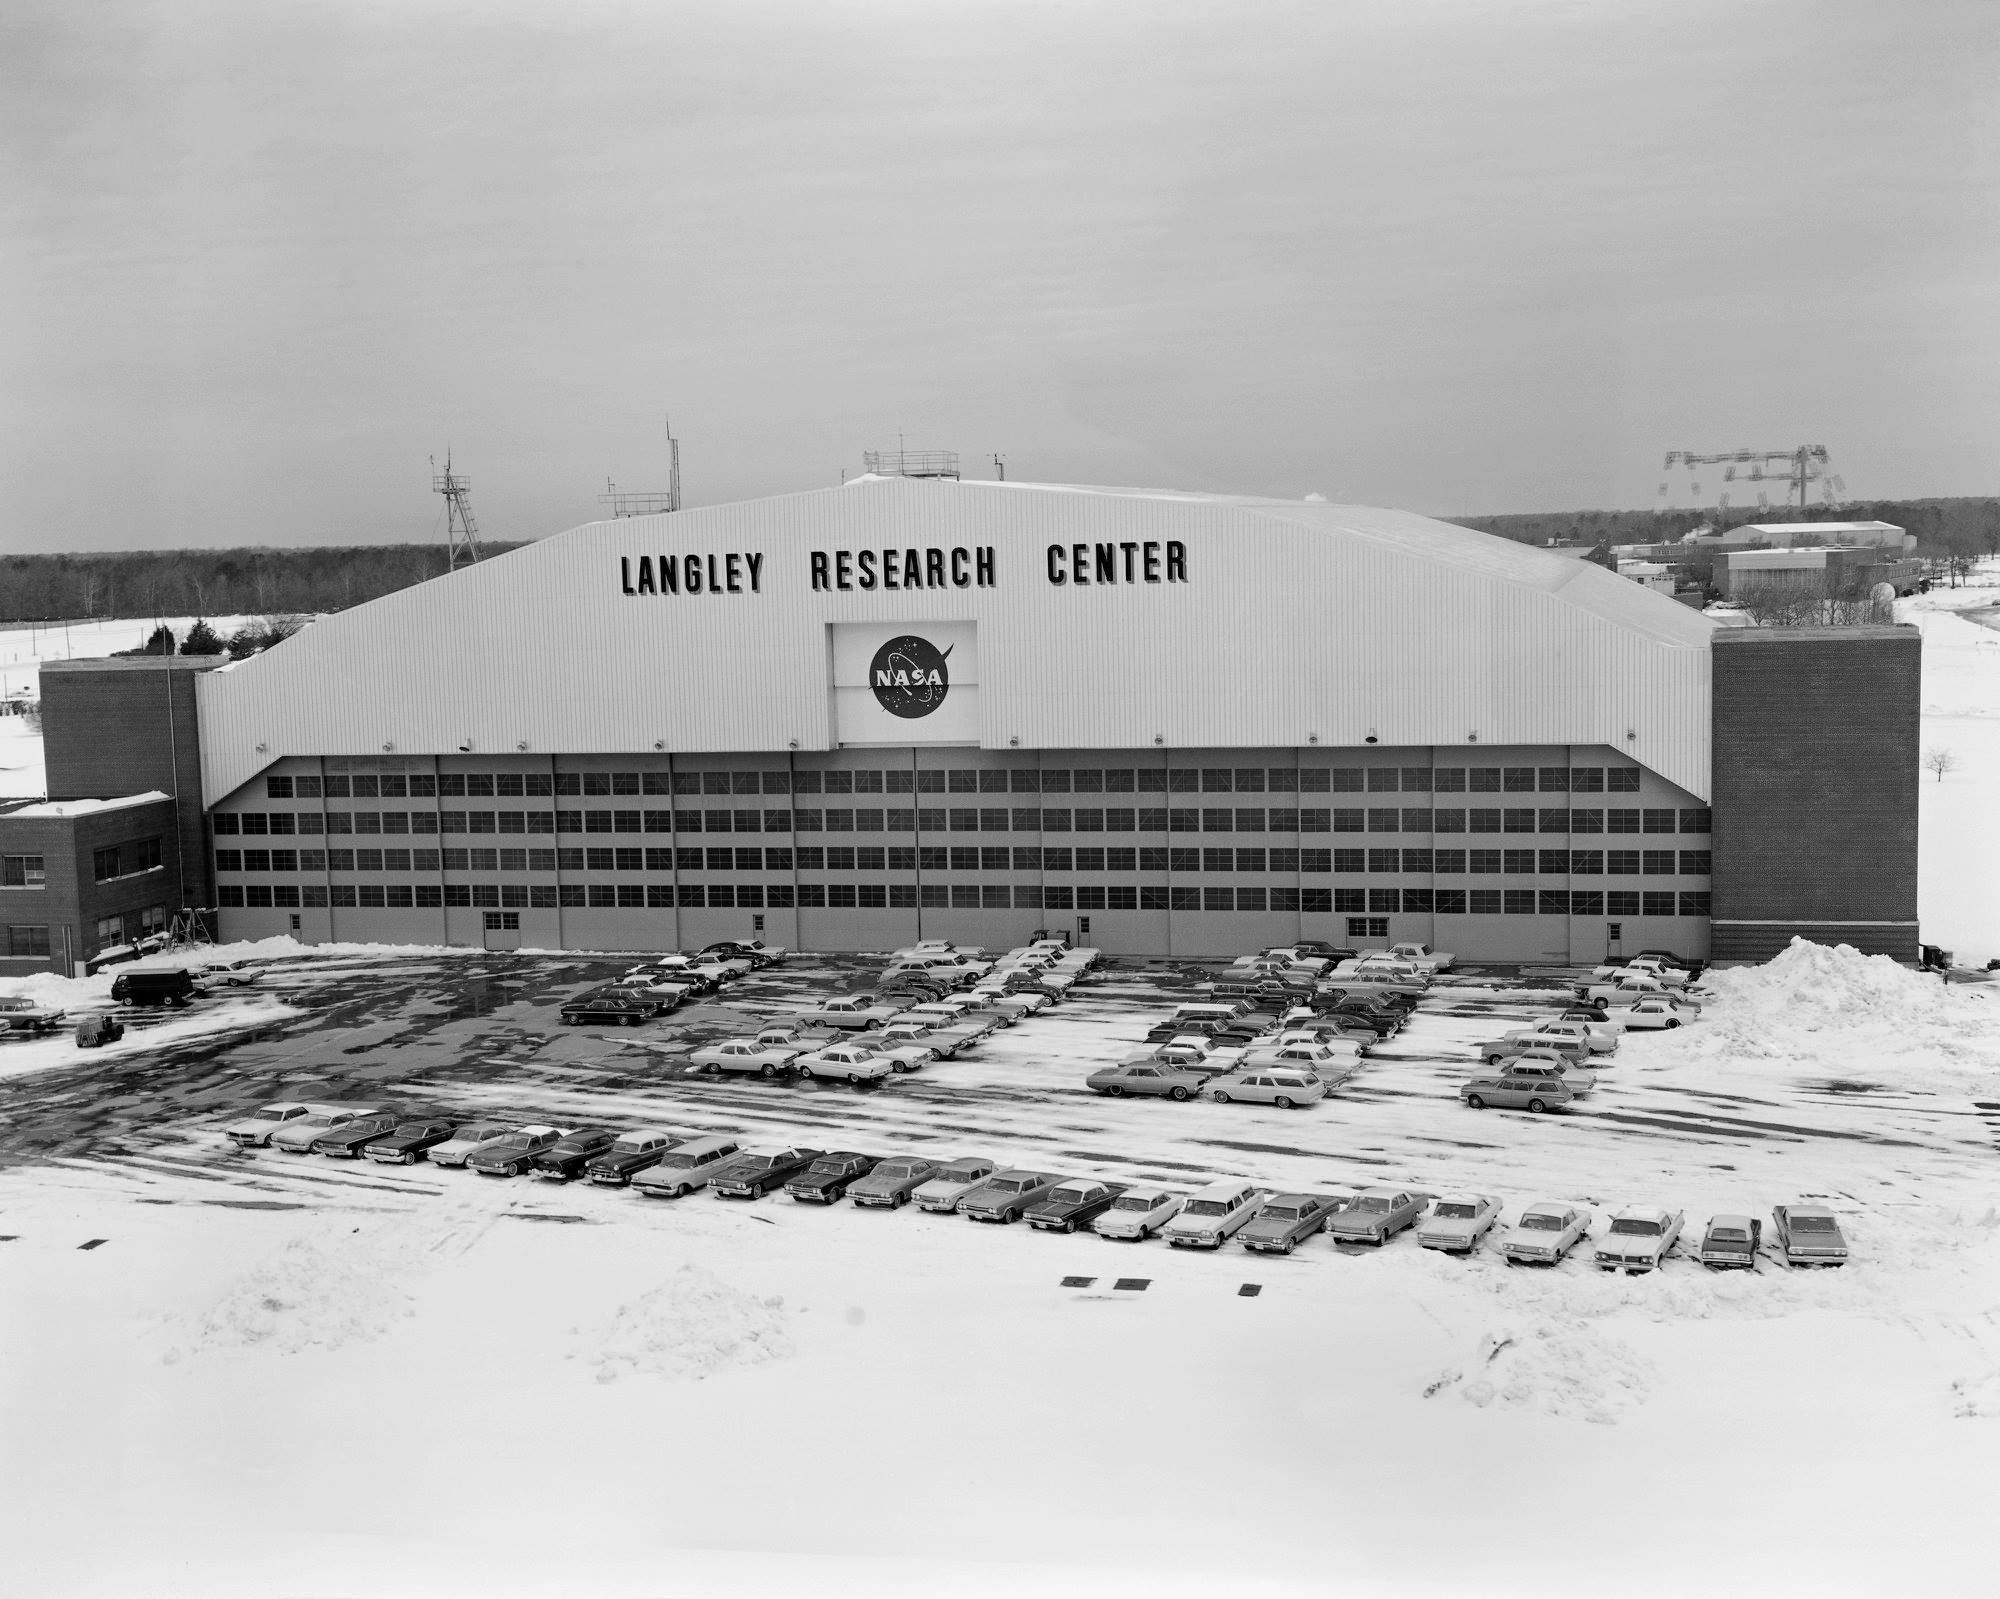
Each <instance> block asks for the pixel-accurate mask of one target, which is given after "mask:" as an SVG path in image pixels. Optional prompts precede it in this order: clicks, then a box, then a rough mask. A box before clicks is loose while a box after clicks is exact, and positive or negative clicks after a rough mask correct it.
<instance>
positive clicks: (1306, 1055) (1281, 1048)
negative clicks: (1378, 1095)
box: [1241, 1033, 1361, 1082]
mask: <svg viewBox="0 0 2000 1599" xmlns="http://www.w3.org/2000/svg"><path fill="white" fill-rule="evenodd" d="M1360 1059H1361V1046H1360V1044H1359V1043H1357V1042H1356V1041H1355V1040H1354V1039H1351V1038H1329V1039H1321V1038H1319V1037H1317V1036H1315V1035H1314V1034H1312V1033H1287V1034H1281V1035H1280V1036H1279V1037H1278V1038H1277V1040H1276V1041H1275V1042H1273V1043H1256V1044H1252V1045H1251V1046H1250V1047H1249V1048H1248V1049H1246V1050H1245V1051H1244V1052H1243V1060H1242V1066H1241V1069H1242V1070H1244V1071H1248V1070H1249V1069H1250V1068H1251V1067H1253V1066H1285V1067H1296V1068H1298V1069H1299V1070H1301V1071H1309V1072H1317V1073H1318V1074H1319V1075H1320V1076H1321V1077H1324V1078H1325V1079H1326V1080H1327V1081H1328V1082H1341V1081H1344V1080H1345V1079H1346V1078H1347V1077H1349V1076H1350V1075H1352V1073H1353V1071H1354V1067H1355V1064H1356V1062H1358V1061H1359V1060H1360Z"/></svg>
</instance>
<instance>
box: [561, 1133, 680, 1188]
mask: <svg viewBox="0 0 2000 1599" xmlns="http://www.w3.org/2000/svg"><path fill="white" fill-rule="evenodd" d="M686 1142H687V1140H686V1139H685V1138H677V1137H675V1136H674V1134H672V1133H670V1132H667V1131H665V1130H664V1129H662V1128H658V1127H641V1128H637V1129H635V1130H634V1131H632V1132H629V1133H620V1134H619V1135H618V1137H617V1138H616V1139H615V1140H614V1141H613V1143H612V1145H611V1147H610V1148H609V1149H607V1150H604V1151H603V1152H602V1153H600V1154H596V1155H592V1156H591V1157H590V1159H589V1160H587V1161H585V1162H584V1163H583V1175H584V1176H586V1177H588V1178H589V1179H590V1180H591V1181H592V1182H594V1183H600V1184H602V1185H603V1186H604V1187H606V1188H623V1187H624V1186H625V1185H626V1184H627V1183H629V1182H631V1181H632V1179H633V1178H634V1177H635V1176H636V1175H638V1173H640V1172H642V1171H644V1170H646V1168H647V1167H649V1166H657V1165H659V1163H660V1162H661V1160H663V1159H664V1158H665V1157H666V1156H667V1155H668V1154H669V1153H671V1152H672V1151H673V1149H674V1148H675V1147H676V1146H677V1145H680V1144H684V1143H686Z"/></svg>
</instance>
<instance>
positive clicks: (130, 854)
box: [90, 838, 160, 883]
mask: <svg viewBox="0 0 2000 1599" xmlns="http://www.w3.org/2000/svg"><path fill="white" fill-rule="evenodd" d="M159 869H160V841H159V840H158V839H157V838H129V839H127V840H126V841H125V842H124V843H122V844H107V845H106V846H105V847H104V848H103V849H99V850H92V851H91V852H90V870H91V875H92V876H93V877H95V878H96V879H97V881H98V882H100V883H108V882H110V881H111V880H112V879H113V878H118V877H137V876H138V875H139V874H140V873H141V872H157V871H158V870H159Z"/></svg>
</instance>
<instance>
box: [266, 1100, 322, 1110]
mask: <svg viewBox="0 0 2000 1599" xmlns="http://www.w3.org/2000/svg"><path fill="white" fill-rule="evenodd" d="M257 1108H258V1109H259V1110H314V1109H318V1108H320V1107H317V1106H313V1105H308V1104H307V1103H306V1102H305V1101H304V1100H302V1099H274V1100H272V1101H271V1103H270V1104H268V1105H259V1106H258V1107H257Z"/></svg>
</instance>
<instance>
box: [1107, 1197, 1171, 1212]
mask: <svg viewBox="0 0 2000 1599" xmlns="http://www.w3.org/2000/svg"><path fill="white" fill-rule="evenodd" d="M1160 1203H1161V1199H1160V1196H1159V1195H1158V1194H1127V1195H1125V1196H1124V1197H1123V1198H1122V1199H1120V1200H1118V1201H1117V1203H1115V1204H1114V1205H1112V1207H1111V1208H1112V1209H1113V1210H1139V1211H1145V1210H1152V1209H1155V1208H1156V1207H1157V1206H1158V1205H1159V1204H1160Z"/></svg>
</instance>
